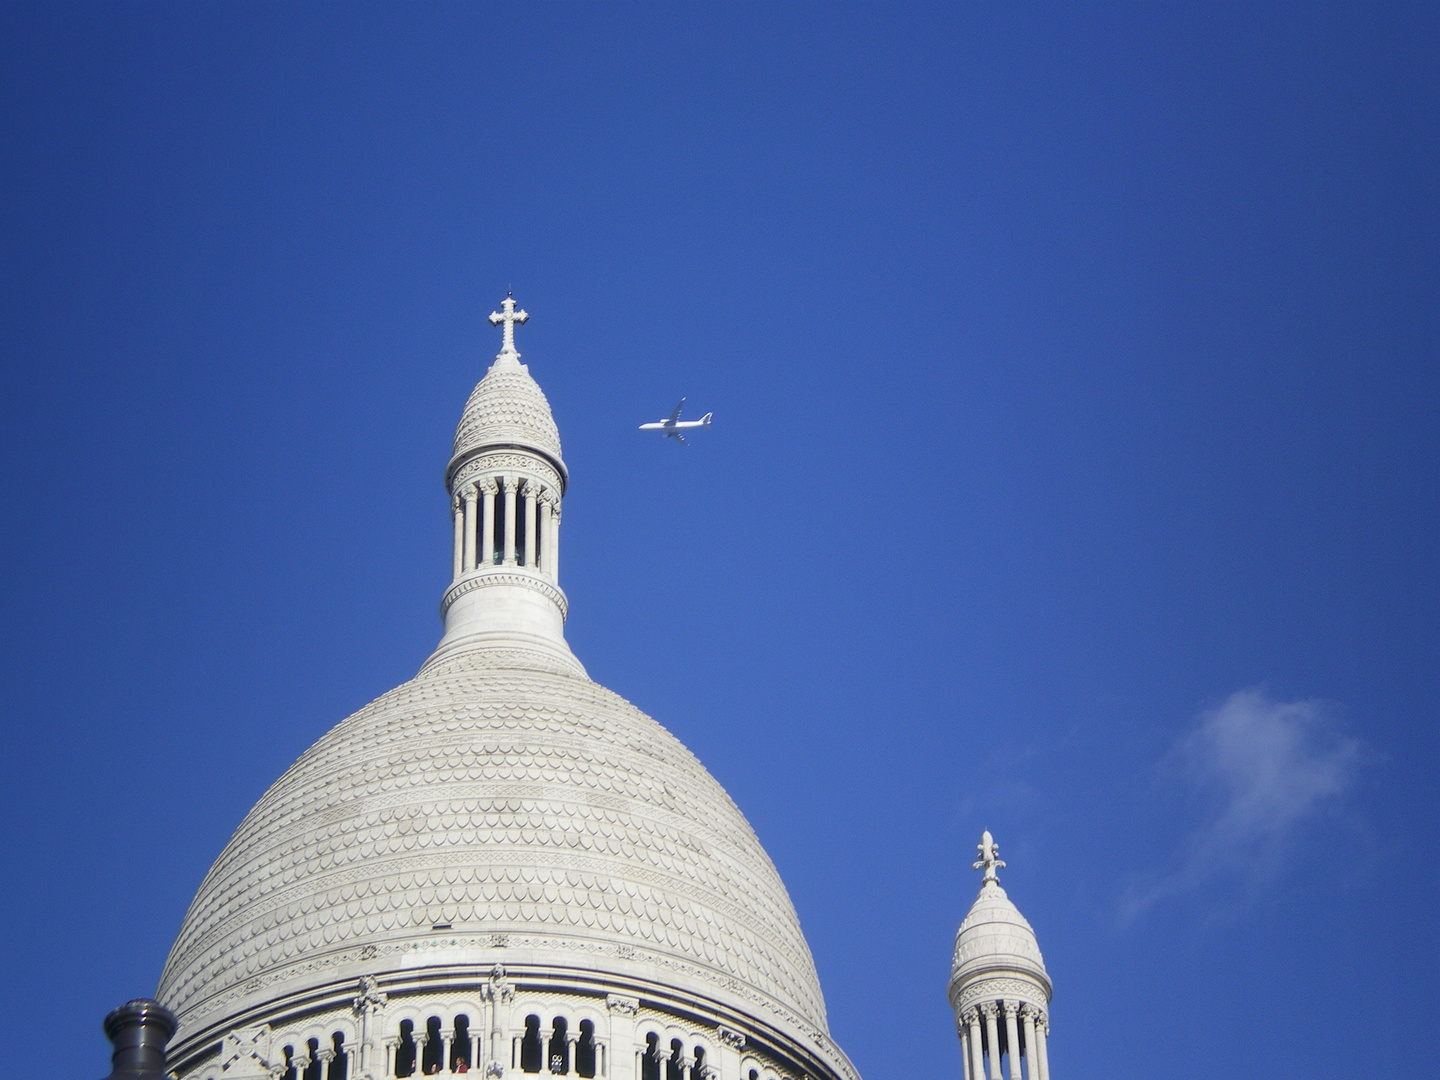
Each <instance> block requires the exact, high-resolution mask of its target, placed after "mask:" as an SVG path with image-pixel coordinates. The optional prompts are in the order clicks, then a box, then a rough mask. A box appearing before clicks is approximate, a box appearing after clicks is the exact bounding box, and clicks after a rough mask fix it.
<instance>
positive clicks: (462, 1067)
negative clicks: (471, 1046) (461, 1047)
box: [455, 1057, 470, 1073]
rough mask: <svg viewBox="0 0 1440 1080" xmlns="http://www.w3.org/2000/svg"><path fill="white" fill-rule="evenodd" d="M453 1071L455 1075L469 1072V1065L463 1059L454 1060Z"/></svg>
mask: <svg viewBox="0 0 1440 1080" xmlns="http://www.w3.org/2000/svg"><path fill="white" fill-rule="evenodd" d="M455 1071H456V1072H457V1073H462V1072H469V1071H470V1063H469V1062H468V1061H466V1060H465V1059H464V1058H463V1057H458V1058H456V1059H455Z"/></svg>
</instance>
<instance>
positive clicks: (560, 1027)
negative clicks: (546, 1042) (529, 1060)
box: [545, 1016, 570, 1074]
mask: <svg viewBox="0 0 1440 1080" xmlns="http://www.w3.org/2000/svg"><path fill="white" fill-rule="evenodd" d="M569 1027H570V1025H568V1024H567V1023H565V1018H564V1017H563V1016H557V1017H556V1018H555V1024H554V1027H553V1029H552V1031H551V1033H550V1052H549V1053H548V1054H546V1055H545V1056H546V1060H547V1061H549V1063H550V1071H551V1072H552V1073H561V1074H563V1073H568V1072H569V1071H570V1040H569V1039H568V1038H566V1036H567V1035H568V1034H569Z"/></svg>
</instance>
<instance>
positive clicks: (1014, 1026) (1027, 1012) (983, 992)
mask: <svg viewBox="0 0 1440 1080" xmlns="http://www.w3.org/2000/svg"><path fill="white" fill-rule="evenodd" d="M977 854H978V856H979V857H978V858H977V859H976V860H975V869H976V870H981V871H983V872H984V875H983V877H982V878H981V881H980V894H979V895H978V896H976V897H975V903H974V904H972V905H971V906H970V912H969V914H968V915H966V916H965V921H964V922H962V923H961V924H960V932H959V933H958V934H956V935H955V956H954V959H953V961H952V963H951V966H950V1007H951V1008H952V1009H954V1010H955V1023H956V1029H957V1031H958V1033H959V1036H960V1046H961V1056H962V1058H963V1061H964V1070H965V1077H966V1080H986V1077H987V1072H986V1067H987V1065H988V1069H989V1072H988V1077H989V1080H1001V1076H1002V1073H1001V1070H1000V1065H1001V1059H1002V1057H1003V1058H1005V1059H1007V1060H1008V1070H1007V1071H1006V1072H1005V1073H1004V1074H1003V1075H1004V1076H1005V1077H1007V1078H1008V1080H1021V1063H1022V1062H1023V1063H1024V1080H1050V1066H1049V1063H1048V1061H1047V1060H1046V1054H1045V1040H1046V1037H1047V1036H1048V1035H1049V1030H1050V1020H1049V1015H1050V994H1051V987H1050V976H1049V975H1048V974H1046V972H1045V961H1044V959H1043V958H1042V957H1041V955H1040V944H1039V942H1037V941H1036V940H1035V931H1034V930H1032V929H1030V924H1029V923H1028V922H1026V921H1025V916H1023V915H1021V914H1020V912H1019V910H1018V909H1017V908H1016V907H1015V905H1014V904H1012V903H1011V902H1010V898H1009V897H1008V896H1006V895H1005V890H1004V889H1002V888H1001V887H1000V879H999V877H998V876H997V874H996V871H997V870H1000V869H1003V868H1004V866H1005V863H1004V862H1002V861H1001V859H1000V847H999V845H998V844H996V843H995V838H994V837H992V836H991V835H990V833H989V831H988V830H987V831H986V832H985V833H984V834H983V835H982V836H981V837H980V844H979V845H978V848H977Z"/></svg>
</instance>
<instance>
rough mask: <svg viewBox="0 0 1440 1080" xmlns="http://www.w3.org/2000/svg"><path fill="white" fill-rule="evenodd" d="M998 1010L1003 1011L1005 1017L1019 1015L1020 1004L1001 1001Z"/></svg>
mask: <svg viewBox="0 0 1440 1080" xmlns="http://www.w3.org/2000/svg"><path fill="white" fill-rule="evenodd" d="M1000 1008H1001V1009H1002V1010H1003V1011H1004V1013H1005V1015H1006V1016H1007V1017H1008V1016H1019V1015H1020V1002H1018V1001H1002V1002H1001V1003H1000Z"/></svg>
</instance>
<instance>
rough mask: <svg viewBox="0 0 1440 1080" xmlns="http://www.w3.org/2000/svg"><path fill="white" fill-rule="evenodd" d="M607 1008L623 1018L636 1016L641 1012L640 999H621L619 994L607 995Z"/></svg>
mask: <svg viewBox="0 0 1440 1080" xmlns="http://www.w3.org/2000/svg"><path fill="white" fill-rule="evenodd" d="M605 1008H607V1009H609V1010H610V1011H611V1012H612V1013H618V1014H619V1015H621V1016H634V1015H635V1014H636V1013H638V1012H639V1011H640V1002H639V1000H638V999H636V998H632V997H621V996H620V995H619V994H606V995H605Z"/></svg>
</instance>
